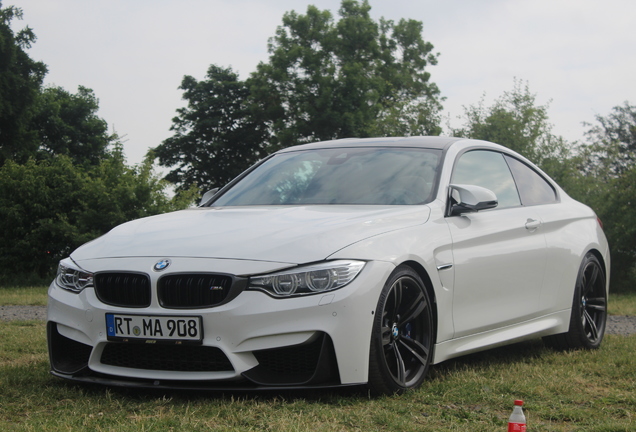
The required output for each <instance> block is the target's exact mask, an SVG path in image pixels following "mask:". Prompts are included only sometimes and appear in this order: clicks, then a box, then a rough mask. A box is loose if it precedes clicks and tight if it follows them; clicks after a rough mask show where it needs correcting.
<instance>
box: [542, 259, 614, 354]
mask: <svg viewBox="0 0 636 432" xmlns="http://www.w3.org/2000/svg"><path fill="white" fill-rule="evenodd" d="M605 281H606V278H605V272H604V271H603V266H601V263H600V262H599V260H598V258H596V256H595V255H594V254H592V253H588V254H587V255H585V258H583V262H582V263H581V267H580V269H579V273H578V277H577V280H576V287H575V289H574V300H573V302H572V315H571V317H570V329H569V330H568V332H567V333H562V334H558V335H553V336H547V337H545V338H543V340H544V342H545V343H546V345H548V346H550V347H552V348H556V349H576V348H587V349H594V348H598V347H599V346H600V345H601V341H602V340H603V335H604V334H605V323H606V320H607V289H606V286H605Z"/></svg>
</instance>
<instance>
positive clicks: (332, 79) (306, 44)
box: [249, 0, 441, 148]
mask: <svg viewBox="0 0 636 432" xmlns="http://www.w3.org/2000/svg"><path fill="white" fill-rule="evenodd" d="M370 9H371V6H370V5H369V4H368V2H367V1H364V2H362V3H359V2H357V1H354V0H343V2H342V5H341V8H340V11H339V14H340V20H339V21H337V22H334V20H333V17H332V15H331V13H330V12H329V11H327V10H324V11H321V10H319V9H318V8H316V7H315V6H309V7H308V8H307V14H306V15H300V14H297V13H296V12H293V11H292V12H289V13H286V14H285V15H284V17H283V25H282V26H280V27H278V29H277V31H276V35H275V36H274V37H273V38H272V39H271V40H270V43H269V52H270V59H269V62H267V63H260V64H259V65H258V68H257V71H256V72H254V73H253V74H252V76H251V78H250V79H249V83H250V85H251V90H252V95H253V97H254V101H255V103H256V105H257V106H258V108H259V110H261V111H262V112H263V115H264V120H265V121H266V122H267V124H268V125H269V127H270V128H271V131H272V135H273V136H272V144H273V146H274V147H275V148H277V147H286V146H290V145H296V144H299V143H303V142H311V141H318V140H328V139H335V138H343V137H366V136H371V135H387V134H393V133H400V134H402V135H411V134H429V135H430V134H433V135H437V134H439V132H440V129H439V115H438V112H439V110H440V109H441V105H440V102H439V90H438V88H437V86H436V85H435V84H433V83H431V82H430V74H429V73H428V72H427V70H426V68H427V66H428V65H435V64H436V63H437V56H436V55H435V54H432V53H431V51H432V50H433V46H432V45H431V44H430V43H428V42H425V41H424V40H423V39H422V27H423V26H422V23H421V22H419V21H414V20H400V22H399V23H397V24H395V23H394V22H393V21H388V20H384V19H381V20H380V21H379V22H375V21H374V20H372V19H371V17H370V15H369V11H370Z"/></svg>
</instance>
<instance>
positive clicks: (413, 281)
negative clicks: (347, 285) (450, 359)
mask: <svg viewBox="0 0 636 432" xmlns="http://www.w3.org/2000/svg"><path fill="white" fill-rule="evenodd" d="M433 332H434V325H433V309H432V304H431V301H430V298H429V295H428V292H427V291H426V288H425V287H424V283H423V282H422V280H421V278H420V277H419V276H418V274H417V273H416V272H415V271H413V270H412V269H411V268H410V267H407V266H400V267H398V268H397V269H396V270H395V271H394V272H393V273H392V274H391V276H390V277H389V279H388V280H387V282H386V284H385V285H384V288H383V289H382V293H381V294H380V299H379V300H378V305H377V308H376V310H375V317H374V320H373V332H372V335H371V352H370V359H369V388H370V390H371V392H372V393H374V394H393V393H401V392H403V391H405V390H407V389H413V388H417V387H419V386H420V385H421V384H422V381H423V380H424V377H425V376H426V373H427V371H428V367H429V365H430V363H431V359H432V355H433V343H434V333H433Z"/></svg>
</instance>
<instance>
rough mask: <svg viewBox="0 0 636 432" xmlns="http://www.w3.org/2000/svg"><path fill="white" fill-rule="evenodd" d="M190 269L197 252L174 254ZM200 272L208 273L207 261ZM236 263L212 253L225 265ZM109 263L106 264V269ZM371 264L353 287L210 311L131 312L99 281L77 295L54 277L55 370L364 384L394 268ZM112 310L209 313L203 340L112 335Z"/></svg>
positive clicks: (120, 377)
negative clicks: (113, 302) (106, 297)
mask: <svg viewBox="0 0 636 432" xmlns="http://www.w3.org/2000/svg"><path fill="white" fill-rule="evenodd" d="M156 261H157V259H156V258H154V257H151V258H134V259H131V258H128V259H111V260H100V261H99V262H98V263H88V264H93V266H92V267H88V266H87V263H83V264H82V265H83V266H84V268H86V269H87V270H91V271H104V270H106V269H110V270H112V269H116V270H122V269H123V270H131V269H134V268H149V266H150V265H152V264H153V263H154V262H156ZM173 261H174V262H175V264H177V263H178V264H179V265H175V266H174V267H175V268H177V270H178V271H184V269H187V267H188V260H187V259H179V258H174V259H173ZM193 262H194V265H192V268H191V269H190V270H191V271H200V270H201V269H200V265H201V260H198V261H193ZM224 264H227V261H226V260H205V267H206V269H208V271H210V272H215V271H218V272H222V271H223V270H224V269H225V268H226V266H224ZM96 267H99V268H96ZM393 268H394V267H393V265H392V264H390V263H385V262H369V263H367V265H366V266H365V268H364V269H363V271H362V272H361V273H360V274H359V275H358V277H357V278H356V279H355V280H354V281H353V282H351V283H350V284H349V285H347V286H345V287H343V288H341V289H339V290H336V291H333V292H330V293H325V294H318V295H311V296H305V297H298V298H289V299H274V298H272V297H270V296H268V295H267V294H264V293H262V292H256V291H243V292H241V293H240V294H239V295H238V296H237V297H236V298H234V299H233V300H231V301H230V302H228V303H226V304H223V305H220V306H217V307H211V308H205V309H194V310H193V309H188V310H177V311H175V309H166V308H163V307H161V306H160V305H159V302H158V301H157V299H156V282H157V279H158V276H157V275H151V276H152V280H151V286H152V293H153V294H152V295H153V298H152V300H151V304H150V306H148V307H146V308H143V309H139V308H135V309H129V308H122V307H116V306H110V305H106V304H104V303H102V302H101V301H100V300H99V299H98V298H97V296H96V294H95V290H94V289H92V288H89V289H85V290H84V291H82V292H81V293H79V294H74V293H71V292H68V291H65V290H63V289H60V288H59V287H57V286H56V285H55V283H53V284H51V287H50V289H49V305H48V325H47V335H48V343H49V355H50V361H51V372H52V373H53V374H54V375H56V376H59V377H62V378H67V379H72V380H78V381H85V382H93V383H104V384H109V385H126V386H142V387H155V388H161V387H170V388H210V389H211V388H293V387H305V388H306V387H323V386H338V385H358V384H363V383H366V381H367V378H368V359H369V344H370V338H371V327H372V321H373V313H374V311H375V308H376V305H377V300H378V298H379V295H380V291H381V289H382V286H383V283H384V281H385V280H386V279H387V278H388V276H389V274H390V273H391V271H392V270H393ZM106 313H120V314H143V315H149V316H156V315H175V314H178V315H183V316H189V315H192V316H201V317H202V326H203V335H204V337H203V340H202V343H201V344H200V345H196V346H192V345H164V344H144V343H134V342H114V341H109V340H108V339H107V336H106V318H105V315H106Z"/></svg>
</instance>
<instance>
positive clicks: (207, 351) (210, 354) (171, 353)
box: [101, 343, 234, 372]
mask: <svg viewBox="0 0 636 432" xmlns="http://www.w3.org/2000/svg"><path fill="white" fill-rule="evenodd" d="M101 362H102V363H103V364H107V365H111V366H119V367H125V368H133V369H148V370H162V371H176V372H221V371H233V370H234V368H233V367H232V364H231V363H230V361H229V360H228V358H227V357H226V356H225V354H224V353H223V351H221V350H220V349H219V348H215V347H206V346H191V345H158V344H157V345H155V344H134V343H131V344H126V343H109V344H107V345H106V346H105V347H104V351H103V352H102V358H101Z"/></svg>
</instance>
